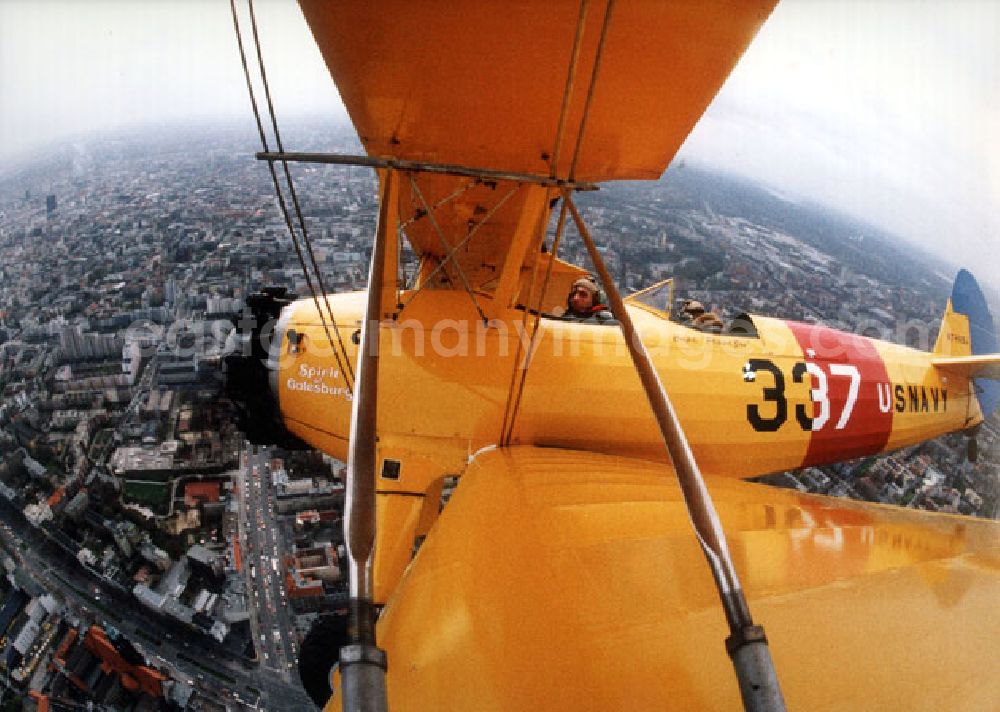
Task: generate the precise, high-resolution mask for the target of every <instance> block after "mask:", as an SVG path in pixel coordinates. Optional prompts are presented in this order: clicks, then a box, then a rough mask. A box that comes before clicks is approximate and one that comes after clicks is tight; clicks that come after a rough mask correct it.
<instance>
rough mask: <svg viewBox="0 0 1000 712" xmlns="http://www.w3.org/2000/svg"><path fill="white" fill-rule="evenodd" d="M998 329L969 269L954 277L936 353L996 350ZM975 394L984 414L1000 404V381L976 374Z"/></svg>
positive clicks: (952, 354) (991, 351) (935, 347)
mask: <svg viewBox="0 0 1000 712" xmlns="http://www.w3.org/2000/svg"><path fill="white" fill-rule="evenodd" d="M997 351H1000V349H998V348H997V332H996V327H995V326H994V323H993V317H992V316H991V315H990V310H989V307H987V306H986V297H984V296H983V292H982V290H981V289H980V288H979V285H978V284H977V283H976V279H975V277H973V276H972V274H970V273H969V271H968V270H964V269H963V270H961V271H960V272H959V273H958V276H957V277H956V278H955V284H954V286H953V287H952V290H951V299H950V300H948V307H947V308H946V309H945V313H944V317H943V318H942V320H941V333H939V334H938V339H937V343H936V344H935V345H934V353H935V355H938V356H970V355H971V356H975V355H985V354H995V353H997ZM973 382H974V383H975V386H976V395H977V397H978V398H979V407H980V409H981V410H982V412H983V417H987V416H989V415H990V413H992V412H993V410H994V409H995V408H996V407H997V405H998V404H1000V383H998V382H996V381H992V380H989V379H986V378H974V379H973Z"/></svg>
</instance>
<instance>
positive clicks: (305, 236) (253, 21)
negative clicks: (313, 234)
mask: <svg viewBox="0 0 1000 712" xmlns="http://www.w3.org/2000/svg"><path fill="white" fill-rule="evenodd" d="M247 5H248V7H249V8H250V26H251V27H252V29H253V40H254V45H255V46H256V49H257V64H258V65H259V66H260V79H261V83H262V84H263V86H264V96H265V98H266V99H267V109H268V113H270V115H271V126H272V127H273V128H274V140H275V142H276V143H277V144H278V151H279V152H280V153H284V152H285V149H284V146H283V145H282V143H281V132H280V131H278V117H277V115H276V114H275V111H274V103H273V102H272V101H271V88H270V84H269V83H268V81H267V72H266V71H265V70H264V55H263V53H262V51H261V48H260V37H259V36H258V34H257V16H256V14H255V13H254V10H253V0H247ZM281 165H282V167H283V168H284V171H285V181H286V182H287V183H288V192H289V193H290V194H291V196H292V204H293V205H294V206H295V215H296V217H297V218H298V221H299V228H300V229H301V230H302V241H303V242H304V243H305V245H306V252H307V254H308V255H309V261H310V263H311V264H312V269H313V272H314V273H315V274H316V282H317V284H319V291H320V293H321V294H322V295H323V303H324V304H326V311H327V314H328V315H329V317H330V323H331V325H332V326H333V331H334V333H335V334H336V335H337V344H338V345H339V347H340V350H341V353H342V354H343V356H344V365H345V366H346V368H347V374H349V380H350V381H353V380H354V370H353V369H352V367H351V360H350V359H349V358H348V357H347V348H346V347H345V346H344V340H343V338H342V337H341V335H340V329H338V328H337V320H336V319H334V317H333V309H332V308H331V307H330V301H329V299H328V298H327V291H326V285H324V284H323V273H322V272H320V269H319V265H318V264H317V263H316V255H315V254H314V253H313V248H312V243H311V242H310V240H309V232H308V231H307V230H306V220H305V217H304V216H303V215H302V208H301V207H300V205H299V196H298V193H296V191H295V184H294V183H293V182H292V174H291V172H290V171H289V170H288V161H282V162H281ZM300 261H301V260H300ZM302 271H303V272H305V271H306V267H305V264H303V265H302ZM317 308H318V305H317ZM322 318H323V313H322V311H321V312H320V319H322ZM323 326H324V328H326V324H325V322H324V324H323ZM326 338H327V340H330V333H329V331H327V334H326ZM330 345H331V346H333V341H332V340H331V341H330ZM344 380H345V381H348V378H347V377H345V379H344ZM348 386H350V383H349V382H348Z"/></svg>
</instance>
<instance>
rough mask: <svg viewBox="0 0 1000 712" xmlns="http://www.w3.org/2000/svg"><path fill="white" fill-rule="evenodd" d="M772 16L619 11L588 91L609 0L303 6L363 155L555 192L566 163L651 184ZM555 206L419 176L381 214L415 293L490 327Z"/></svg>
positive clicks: (647, 0) (503, 190) (754, 1)
mask: <svg viewBox="0 0 1000 712" xmlns="http://www.w3.org/2000/svg"><path fill="white" fill-rule="evenodd" d="M774 4H775V0H715V1H714V2H710V3H694V2H659V0H618V1H617V2H615V3H614V7H613V10H612V11H611V14H610V17H609V19H608V23H607V28H608V29H607V35H606V37H605V40H604V43H603V50H602V55H601V60H600V70H599V73H598V74H597V75H596V81H595V82H594V83H593V86H594V91H593V93H592V94H591V93H590V89H591V85H592V79H594V78H595V75H594V68H595V64H596V62H597V53H598V52H597V48H598V45H599V43H600V42H601V36H602V32H603V30H602V28H603V27H604V24H605V16H606V12H607V10H608V9H609V8H608V3H607V2H606V0H592V1H590V2H578V0H549V1H547V2H532V1H531V0H516V1H514V2H504V3H502V4H495V3H484V2H459V1H452V0H447V1H445V0H436V1H432V2H410V1H409V0H380V1H379V2H362V1H361V0H346V1H338V2H326V1H324V0H301V2H300V5H301V7H302V10H303V14H304V15H305V18H306V20H307V21H308V23H309V26H310V28H311V30H312V32H313V35H314V37H315V38H316V42H317V44H318V46H319V49H320V51H321V53H322V55H323V57H324V60H325V62H326V64H327V66H328V68H329V69H330V73H331V76H332V77H333V79H334V80H335V82H336V84H337V88H338V89H339V91H340V95H341V97H342V98H343V100H344V103H345V105H346V107H347V110H348V113H349V114H350V116H351V119H352V121H353V122H354V127H355V129H356V130H357V132H358V136H359V137H360V139H361V142H362V144H363V146H364V148H365V150H366V151H367V153H368V154H370V155H373V156H381V157H394V158H399V159H406V160H414V161H423V162H432V163H439V164H442V163H443V164H458V165H463V166H467V167H475V168H485V169H491V170H503V171H515V172H522V173H523V172H526V173H533V174H538V175H543V176H549V175H551V176H554V177H558V178H561V179H567V178H570V177H571V176H570V172H571V169H572V166H574V165H575V173H574V176H573V177H575V179H577V180H581V181H597V180H607V179H618V178H629V179H656V178H658V177H659V176H660V175H661V174H662V173H663V171H664V169H665V168H666V166H667V164H668V163H669V162H670V160H671V158H672V157H673V155H674V154H675V152H676V151H677V149H678V148H679V147H680V145H681V143H682V142H683V141H684V139H685V138H686V137H687V135H688V133H689V132H690V131H691V128H692V127H693V126H694V124H695V122H696V121H697V119H698V118H699V116H700V115H701V113H702V111H704V109H705V107H707V106H708V104H709V102H710V101H711V100H712V98H713V97H714V96H715V93H716V92H717V91H718V89H719V87H720V86H721V85H722V82H723V81H724V80H725V78H726V76H728V74H729V72H730V70H731V69H732V67H733V66H734V65H735V63H736V62H737V60H738V59H739V57H740V56H741V55H742V53H743V51H744V50H745V49H746V47H747V45H748V44H749V43H750V41H751V39H752V38H753V36H754V35H755V34H756V32H757V30H758V29H759V27H760V25H761V24H762V23H763V22H764V20H765V18H766V17H767V15H768V14H769V13H770V11H771V9H772V7H773V5H774ZM581 9H585V12H584V13H583V15H582V16H581ZM581 17H582V22H581ZM578 26H580V27H582V34H581V35H580V38H581V40H580V46H579V53H578V62H577V64H576V65H575V70H574V72H573V80H572V81H571V82H567V79H568V77H569V75H570V73H571V72H570V67H571V64H572V57H573V54H574V52H573V48H574V42H575V38H576V37H577V29H578ZM567 84H569V85H570V86H571V91H570V92H569V93H568V95H567V93H566V88H567ZM564 96H567V103H566V111H565V114H563V111H562V107H563V101H564ZM588 96H591V100H590V102H591V103H590V108H589V113H588V114H587V116H588V118H587V120H586V125H585V126H584V106H585V105H586V104H587V102H588ZM560 125H562V126H564V129H563V131H562V133H560V130H559V126H560ZM581 137H582V140H581V141H580V142H579V145H580V151H579V153H577V151H576V147H577V145H578V139H581ZM574 161H576V162H575V164H574ZM557 195H558V189H557V188H541V187H539V186H537V185H531V184H524V183H517V182H511V181H505V180H487V181H484V180H478V181H477V180H476V179H470V178H466V177H454V176H448V175H437V174H427V173H420V174H408V175H406V177H405V179H404V180H402V181H401V185H400V186H399V193H398V199H397V200H394V201H393V206H392V207H394V208H396V211H397V214H398V215H397V217H398V220H399V223H400V225H402V226H403V235H404V236H405V238H406V239H407V240H408V241H409V242H410V244H411V246H412V247H413V249H414V251H415V252H416V254H417V255H418V256H420V257H421V259H422V260H423V267H424V269H422V270H421V280H420V282H419V284H424V283H430V284H431V286H433V287H434V288H446V289H463V288H465V283H468V284H469V286H470V287H471V289H473V290H474V291H476V292H478V293H482V294H490V295H494V296H495V299H494V301H492V302H487V304H486V309H487V311H488V316H489V317H491V318H498V317H499V314H498V313H497V310H502V309H504V308H506V307H508V306H511V305H512V303H513V300H514V299H515V298H516V297H517V294H518V288H521V289H520V291H522V292H523V291H524V289H523V287H524V283H525V281H526V280H527V279H529V277H528V275H527V274H525V273H526V272H530V271H531V268H532V267H533V266H534V265H535V263H536V261H537V256H538V254H539V252H540V245H541V242H542V238H543V237H544V232H545V230H544V227H545V224H546V221H547V218H548V216H549V212H550V207H549V205H548V201H550V200H552V199H553V198H555V197H556V196H557ZM449 254H453V260H452V262H451V263H449V264H447V265H445V266H444V267H443V268H442V269H438V270H436V273H435V274H434V277H433V279H431V278H430V275H431V272H432V271H434V268H435V267H436V265H438V264H439V263H440V262H441V261H442V259H443V258H444V257H445V256H446V255H449ZM564 276H565V271H564V270H562V271H560V274H558V275H557V277H556V280H555V282H554V284H553V290H554V292H553V293H555V294H557V295H559V296H560V298H561V296H562V294H563V292H564V290H565V287H566V286H567V284H568V282H567V281H566V280H565V279H563V277H564ZM569 281H572V280H569ZM522 301H523V297H522ZM557 303H558V302H557ZM542 304H543V306H544V307H545V308H551V306H553V305H552V304H551V303H550V302H549V301H548V300H546V301H543V302H542Z"/></svg>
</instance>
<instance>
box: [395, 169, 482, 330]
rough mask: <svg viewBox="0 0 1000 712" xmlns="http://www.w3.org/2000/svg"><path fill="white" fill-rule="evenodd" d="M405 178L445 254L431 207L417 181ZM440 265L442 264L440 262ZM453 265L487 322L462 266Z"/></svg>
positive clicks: (441, 233) (445, 240)
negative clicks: (425, 213)
mask: <svg viewBox="0 0 1000 712" xmlns="http://www.w3.org/2000/svg"><path fill="white" fill-rule="evenodd" d="M407 177H408V178H409V179H410V190H411V191H413V194H414V195H416V196H417V198H418V199H419V200H420V202H421V204H422V205H423V206H424V210H425V211H426V212H427V219H428V220H430V223H431V226H432V227H433V228H434V232H436V233H437V236H438V239H439V240H440V241H441V246H442V247H443V248H444V251H445V252H448V248H449V247H450V245H449V244H448V240H447V239H445V236H444V233H443V232H442V231H441V226H440V225H438V221H437V220H435V219H434V213H433V212H432V211H431V206H430V205H429V204H428V202H427V199H426V198H425V197H424V194H423V193H422V192H421V191H420V187H419V186H418V185H417V181H416V180H414V178H413V175H412V174H410V175H408V176H407ZM441 264H444V263H443V262H442V263H441ZM454 265H455V271H457V272H458V276H459V278H460V279H461V280H462V286H463V287H465V291H466V293H467V294H468V295H469V298H470V299H471V300H472V304H473V306H475V307H476V311H477V312H479V318H480V319H482V320H483V323H484V324H485V323H487V322H489V319H488V318H487V316H486V314H485V313H484V312H483V309H482V307H480V306H479V301H478V300H477V299H476V294H475V292H474V291H473V290H472V285H470V284H469V280H468V278H466V276H465V271H464V270H463V269H462V265H460V264H458V262H455V263H454ZM444 273H445V275H446V276H447V277H448V278H449V279H451V276H450V275H449V274H448V270H444Z"/></svg>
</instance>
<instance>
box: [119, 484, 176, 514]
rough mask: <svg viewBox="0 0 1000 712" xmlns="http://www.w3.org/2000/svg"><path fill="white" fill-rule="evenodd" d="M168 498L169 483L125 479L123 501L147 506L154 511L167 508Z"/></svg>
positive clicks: (162, 510)
mask: <svg viewBox="0 0 1000 712" xmlns="http://www.w3.org/2000/svg"><path fill="white" fill-rule="evenodd" d="M169 499H170V485H169V483H166V482H141V481H137V480H126V481H125V501H126V502H128V503H132V504H139V505H142V506H145V507H149V508H150V509H152V510H153V511H154V512H156V513H158V514H159V513H162V512H165V511H166V510H167V502H168V501H169Z"/></svg>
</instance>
